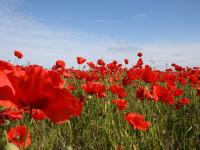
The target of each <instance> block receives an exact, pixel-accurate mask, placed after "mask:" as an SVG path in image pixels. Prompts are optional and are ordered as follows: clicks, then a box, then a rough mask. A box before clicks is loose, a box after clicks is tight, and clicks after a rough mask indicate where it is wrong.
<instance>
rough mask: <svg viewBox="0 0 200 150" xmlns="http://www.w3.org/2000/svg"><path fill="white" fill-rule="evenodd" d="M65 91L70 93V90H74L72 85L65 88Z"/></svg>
mask: <svg viewBox="0 0 200 150" xmlns="http://www.w3.org/2000/svg"><path fill="white" fill-rule="evenodd" d="M66 89H67V90H69V91H71V90H75V89H76V88H75V87H74V86H73V85H72V84H69V85H68V86H67V87H66Z"/></svg>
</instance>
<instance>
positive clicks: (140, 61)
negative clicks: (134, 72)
mask: <svg viewBox="0 0 200 150" xmlns="http://www.w3.org/2000/svg"><path fill="white" fill-rule="evenodd" d="M142 65H143V60H142V58H140V59H138V61H137V63H136V65H135V67H142Z"/></svg>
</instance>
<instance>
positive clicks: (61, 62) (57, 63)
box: [56, 60, 65, 69]
mask: <svg viewBox="0 0 200 150" xmlns="http://www.w3.org/2000/svg"><path fill="white" fill-rule="evenodd" d="M56 67H57V68H62V69H64V68H65V62H64V61H63V60H57V61H56Z"/></svg>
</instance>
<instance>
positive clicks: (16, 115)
mask: <svg viewBox="0 0 200 150" xmlns="http://www.w3.org/2000/svg"><path fill="white" fill-rule="evenodd" d="M22 118H23V116H22V111H19V110H9V109H8V110H3V111H1V112H0V120H1V121H3V122H4V120H21V119H22Z"/></svg>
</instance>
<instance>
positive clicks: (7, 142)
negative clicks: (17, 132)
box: [4, 130, 9, 145]
mask: <svg viewBox="0 0 200 150" xmlns="http://www.w3.org/2000/svg"><path fill="white" fill-rule="evenodd" d="M4 134H5V137H6V145H7V144H9V141H8V136H7V133H6V131H5V130H4Z"/></svg>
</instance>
